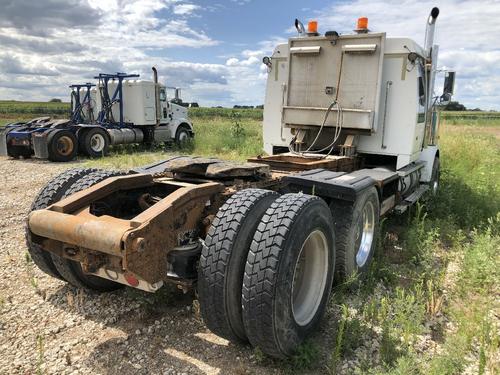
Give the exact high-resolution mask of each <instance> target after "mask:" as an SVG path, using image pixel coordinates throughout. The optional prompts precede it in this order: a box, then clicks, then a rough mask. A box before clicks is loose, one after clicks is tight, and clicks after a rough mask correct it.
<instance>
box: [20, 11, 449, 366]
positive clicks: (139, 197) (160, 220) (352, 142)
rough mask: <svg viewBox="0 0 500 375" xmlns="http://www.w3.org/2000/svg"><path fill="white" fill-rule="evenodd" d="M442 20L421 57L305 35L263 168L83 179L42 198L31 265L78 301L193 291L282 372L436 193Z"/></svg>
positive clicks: (285, 60)
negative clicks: (112, 294)
mask: <svg viewBox="0 0 500 375" xmlns="http://www.w3.org/2000/svg"><path fill="white" fill-rule="evenodd" d="M438 14H439V10H438V9H437V8H433V9H432V11H431V13H430V15H429V17H428V19H427V30H426V38H425V43H424V45H423V46H420V45H418V44H417V43H416V42H415V41H413V40H412V39H409V38H392V37H387V36H386V34H385V33H383V32H376V33H372V32H370V31H369V30H368V25H367V19H366V18H360V19H359V20H358V27H357V29H356V30H355V32H354V33H353V34H346V35H339V33H337V32H336V31H327V32H325V33H324V34H323V35H320V33H319V31H318V27H317V23H315V22H310V23H309V24H308V27H307V30H306V29H305V28H304V26H303V25H302V23H300V22H299V21H298V20H297V21H296V23H295V24H296V27H297V31H298V36H297V37H292V38H290V39H289V40H288V43H284V44H280V45H278V46H277V47H276V49H275V50H274V53H273V54H272V56H270V57H265V58H264V59H263V63H264V64H265V65H266V66H267V68H268V81H267V89H266V100H265V108H264V122H263V127H264V129H263V138H264V148H265V150H266V151H267V153H268V155H267V156H256V157H255V158H252V159H251V160H249V161H248V162H246V163H232V162H227V161H222V160H218V159H215V158H197V157H187V156H184V157H173V158H170V159H168V160H164V161H159V162H156V163H154V164H152V165H149V166H145V167H141V168H137V169H134V170H131V171H127V172H110V171H96V170H91V169H76V170H75V169H73V170H69V171H67V172H65V173H63V174H62V175H60V176H58V177H56V178H54V179H53V180H52V181H50V182H49V183H48V184H47V186H46V187H45V188H44V189H42V190H41V191H40V193H39V195H38V197H37V198H36V199H35V201H34V203H33V206H32V212H31V213H30V214H29V217H28V220H27V231H26V234H27V238H26V239H27V244H28V250H29V252H30V254H31V257H32V259H33V261H34V263H35V264H36V265H37V266H38V267H39V268H40V269H41V270H42V271H44V272H46V273H47V274H49V275H51V276H53V277H56V278H59V279H63V280H65V281H67V282H68V283H70V284H73V285H74V286H76V287H78V288H87V289H91V290H96V291H100V292H104V291H109V290H114V289H117V288H119V287H122V286H124V285H126V286H130V287H134V288H139V289H142V290H145V291H148V292H156V291H157V290H158V289H159V288H161V287H162V286H163V285H164V284H165V283H173V284H175V285H177V286H178V287H179V288H180V289H182V290H185V291H187V290H189V289H197V291H198V299H199V303H200V309H201V314H202V316H203V319H204V321H205V323H206V325H207V327H208V328H209V329H210V330H212V331H213V332H214V333H216V334H217V335H220V336H222V337H224V338H226V339H229V340H232V341H235V342H249V343H250V344H251V345H253V346H255V347H258V348H260V350H262V351H263V352H264V353H266V354H268V355H270V356H273V357H277V358H283V357H287V356H291V355H293V354H294V353H295V351H296V350H297V348H298V346H299V345H300V343H301V342H303V340H304V339H305V338H306V337H307V336H308V335H309V334H310V333H311V332H312V331H313V330H314V329H315V328H316V327H317V326H318V324H319V322H320V320H321V317H322V315H323V313H324V311H325V309H326V306H327V303H328V299H329V295H330V291H331V288H332V285H333V284H334V283H335V282H343V281H345V280H347V279H349V278H351V277H353V276H359V277H362V276H363V275H365V274H366V273H367V272H368V270H369V267H370V264H371V261H372V259H373V254H374V250H375V246H376V242H377V241H376V238H377V233H378V231H379V223H380V219H381V218H382V217H384V216H386V215H389V214H393V213H401V212H404V211H405V210H407V208H408V207H410V206H411V205H412V204H414V203H415V202H417V201H418V200H419V199H420V198H422V197H423V196H424V194H425V193H436V192H437V190H438V187H439V171H440V157H441V155H440V152H439V147H438V143H437V141H438V116H436V112H435V106H434V105H435V104H436V103H437V102H438V101H440V102H442V103H444V102H446V101H449V100H450V99H451V95H452V94H453V82H454V74H451V73H450V74H448V75H447V77H446V79H445V87H444V91H443V93H442V95H439V96H434V95H433V91H434V90H433V88H434V80H435V75H436V71H437V68H436V64H437V56H438V47H437V45H435V44H434V43H433V35H434V28H435V24H436V20H437V17H438Z"/></svg>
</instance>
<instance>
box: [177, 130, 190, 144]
mask: <svg viewBox="0 0 500 375" xmlns="http://www.w3.org/2000/svg"><path fill="white" fill-rule="evenodd" d="M188 138H189V135H188V133H187V132H186V131H181V132H180V134H179V142H185V141H187V139H188Z"/></svg>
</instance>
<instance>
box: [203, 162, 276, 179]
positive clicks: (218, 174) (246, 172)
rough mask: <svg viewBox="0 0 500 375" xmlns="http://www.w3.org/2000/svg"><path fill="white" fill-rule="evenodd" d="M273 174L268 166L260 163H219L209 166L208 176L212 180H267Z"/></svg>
mask: <svg viewBox="0 0 500 375" xmlns="http://www.w3.org/2000/svg"><path fill="white" fill-rule="evenodd" d="M270 173H271V169H270V167H269V166H268V165H263V164H258V163H231V162H224V161H221V162H218V163H213V164H210V165H208V167H207V170H206V173H205V174H206V176H207V177H210V178H237V177H256V178H265V177H268V176H269V175H270Z"/></svg>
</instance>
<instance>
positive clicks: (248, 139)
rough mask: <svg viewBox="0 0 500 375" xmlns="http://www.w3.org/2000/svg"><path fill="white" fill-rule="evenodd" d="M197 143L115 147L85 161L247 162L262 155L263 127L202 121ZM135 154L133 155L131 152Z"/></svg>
mask: <svg viewBox="0 0 500 375" xmlns="http://www.w3.org/2000/svg"><path fill="white" fill-rule="evenodd" d="M194 126H195V131H196V135H195V137H194V140H193V141H192V142H191V143H190V144H188V145H186V147H184V148H182V149H178V148H176V147H173V148H172V149H165V148H164V147H163V146H157V148H156V149H155V150H147V149H145V148H144V147H143V146H140V145H136V146H133V145H132V146H129V145H127V146H121V147H114V148H113V149H112V151H111V153H110V155H109V156H108V157H106V158H103V159H94V160H88V159H84V160H85V163H86V164H87V165H89V166H97V167H103V168H116V169H127V168H132V167H137V166H140V165H145V164H148V163H152V162H154V161H157V160H161V159H165V158H167V157H169V156H172V155H183V154H186V155H187V154H191V155H197V156H213V157H220V158H223V159H232V160H239V161H244V160H246V159H247V158H249V157H252V156H255V155H259V154H261V153H262V124H261V122H260V121H256V120H251V119H234V120H229V119H224V118H215V119H200V120H197V121H195V123H194ZM132 151H134V152H132Z"/></svg>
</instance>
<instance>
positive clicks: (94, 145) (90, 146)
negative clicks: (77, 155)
mask: <svg viewBox="0 0 500 375" xmlns="http://www.w3.org/2000/svg"><path fill="white" fill-rule="evenodd" d="M81 148H82V150H83V153H84V154H85V155H87V156H89V157H91V158H100V157H103V156H105V155H107V154H108V151H109V137H108V133H107V132H106V130H104V129H102V128H90V129H88V130H86V131H85V132H84V133H83V135H82V142H81Z"/></svg>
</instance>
